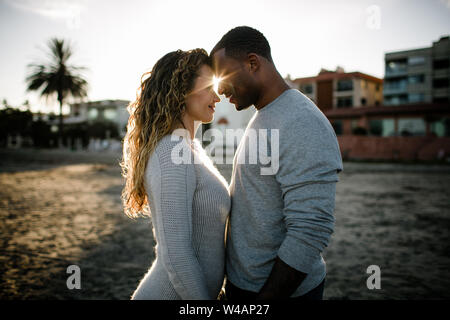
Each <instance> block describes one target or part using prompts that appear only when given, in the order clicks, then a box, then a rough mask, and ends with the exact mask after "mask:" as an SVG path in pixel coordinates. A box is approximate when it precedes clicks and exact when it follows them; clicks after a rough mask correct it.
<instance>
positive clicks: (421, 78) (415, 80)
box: [408, 74, 425, 84]
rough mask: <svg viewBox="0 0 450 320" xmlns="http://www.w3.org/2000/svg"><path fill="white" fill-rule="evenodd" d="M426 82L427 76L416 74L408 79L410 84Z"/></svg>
mask: <svg viewBox="0 0 450 320" xmlns="http://www.w3.org/2000/svg"><path fill="white" fill-rule="evenodd" d="M424 81H425V75H423V74H415V75H412V76H409V77H408V83H410V84H415V83H424Z"/></svg>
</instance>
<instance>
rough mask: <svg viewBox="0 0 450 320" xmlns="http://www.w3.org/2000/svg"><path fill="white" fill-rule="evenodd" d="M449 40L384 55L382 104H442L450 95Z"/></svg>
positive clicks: (440, 40)
mask: <svg viewBox="0 0 450 320" xmlns="http://www.w3.org/2000/svg"><path fill="white" fill-rule="evenodd" d="M449 82H450V39H449V36H445V37H441V38H440V39H439V40H438V41H435V42H433V45H432V46H431V47H427V48H419V49H414V50H405V51H396V52H389V53H386V54H385V78H384V87H383V96H384V105H386V106H396V105H402V104H412V103H432V102H434V103H446V102H449V101H450V100H449V97H450V85H449Z"/></svg>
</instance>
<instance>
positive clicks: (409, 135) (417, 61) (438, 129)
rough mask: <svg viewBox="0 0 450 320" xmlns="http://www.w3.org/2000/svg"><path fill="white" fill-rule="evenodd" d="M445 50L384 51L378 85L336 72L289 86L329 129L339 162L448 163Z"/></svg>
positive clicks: (445, 41) (440, 46) (449, 103)
mask: <svg viewBox="0 0 450 320" xmlns="http://www.w3.org/2000/svg"><path fill="white" fill-rule="evenodd" d="M449 46H450V44H449V37H448V36H446V37H442V38H441V39H440V40H439V41H436V42H434V43H433V45H432V47H430V48H420V49H415V50H408V51H399V52H390V53H386V55H385V61H386V73H385V79H384V81H383V80H381V79H378V78H375V77H372V76H369V75H366V74H363V73H360V72H352V73H345V72H344V71H343V70H342V69H341V68H338V69H337V70H336V71H334V72H331V71H328V70H322V71H321V72H320V73H319V74H318V75H317V76H316V77H309V78H300V79H295V80H291V81H290V83H291V86H293V87H295V88H298V89H299V90H300V91H302V92H303V93H304V94H305V95H306V96H308V97H309V98H310V99H311V100H313V101H314V102H315V103H316V105H317V106H318V107H319V108H320V109H321V110H322V112H323V113H324V114H325V116H326V117H327V118H328V120H329V121H330V123H331V124H332V125H333V128H334V130H335V132H336V135H337V137H338V141H339V146H340V149H341V153H342V156H343V158H344V159H370V160H445V159H447V161H450V100H449V97H450V91H449V90H450V86H449V76H450V66H449V60H450V51H449V48H450V47H449Z"/></svg>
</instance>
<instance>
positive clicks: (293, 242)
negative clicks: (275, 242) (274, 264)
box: [278, 235, 320, 274]
mask: <svg viewBox="0 0 450 320" xmlns="http://www.w3.org/2000/svg"><path fill="white" fill-rule="evenodd" d="M278 257H279V258H280V259H281V260H283V262H284V263H286V264H287V265H289V266H290V267H292V268H294V269H296V270H298V271H301V272H303V273H306V274H309V273H311V271H312V269H313V267H314V265H315V264H316V263H317V261H318V260H320V252H319V251H318V250H317V249H315V248H313V247H311V246H309V245H307V244H306V243H304V242H303V241H301V240H299V239H296V238H294V237H292V236H289V235H288V236H287V237H286V239H284V241H283V243H282V244H281V247H280V249H279V250H278Z"/></svg>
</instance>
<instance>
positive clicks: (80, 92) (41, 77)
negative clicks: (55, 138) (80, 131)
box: [26, 38, 88, 136]
mask: <svg viewBox="0 0 450 320" xmlns="http://www.w3.org/2000/svg"><path fill="white" fill-rule="evenodd" d="M48 49H50V52H49V58H50V61H49V63H48V64H37V63H36V64H35V63H32V64H29V65H28V68H29V69H30V74H29V75H28V77H27V78H26V82H27V90H28V91H41V93H40V94H41V96H42V97H46V98H48V97H50V96H54V95H56V96H57V100H58V102H59V135H60V136H61V135H62V133H63V114H62V107H63V104H64V102H65V100H66V98H68V97H69V96H72V97H74V98H83V97H86V96H87V89H88V83H87V81H86V80H85V79H84V78H83V77H82V76H81V75H80V74H79V72H80V71H81V70H85V68H84V67H75V66H71V65H69V64H68V60H69V59H70V57H71V56H72V54H73V52H72V48H71V46H70V45H69V44H68V43H67V42H65V41H64V40H63V39H57V38H52V39H50V41H49V42H48Z"/></svg>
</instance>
